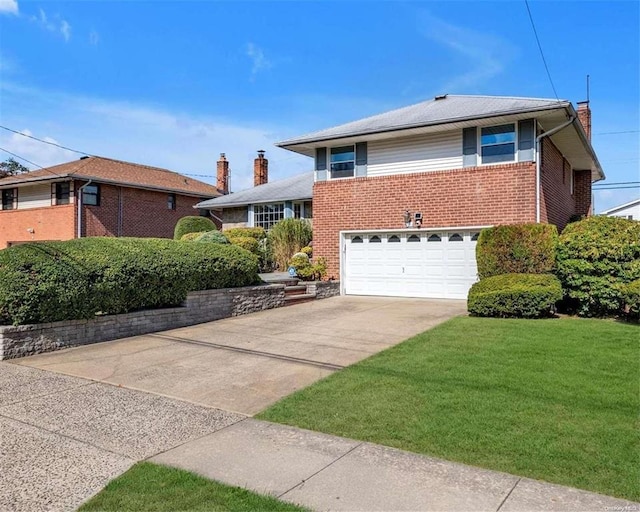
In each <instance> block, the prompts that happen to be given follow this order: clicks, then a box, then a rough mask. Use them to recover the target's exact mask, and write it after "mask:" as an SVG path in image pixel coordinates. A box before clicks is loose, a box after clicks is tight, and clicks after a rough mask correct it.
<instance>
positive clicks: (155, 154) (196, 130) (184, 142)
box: [0, 82, 313, 191]
mask: <svg viewBox="0 0 640 512" xmlns="http://www.w3.org/2000/svg"><path fill="white" fill-rule="evenodd" d="M0 88H1V89H0V92H2V95H3V98H4V99H5V100H6V101H5V105H7V108H5V109H4V110H3V124H5V125H6V126H9V127H11V128H16V129H20V130H23V129H24V127H28V129H29V130H30V132H31V133H32V134H33V135H34V136H36V137H39V138H46V137H49V138H50V139H55V140H56V141H59V143H60V144H62V145H64V146H67V147H70V148H73V149H77V150H79V151H86V152H88V153H91V154H97V155H102V156H107V157H111V158H116V159H121V160H126V161H130V162H138V163H145V164H149V165H155V166H158V167H164V168H167V169H171V170H174V171H177V172H182V173H185V174H202V175H206V176H208V177H207V178H202V177H198V178H197V179H201V180H202V181H206V182H209V183H215V173H216V160H217V159H218V158H219V156H220V153H226V155H227V159H228V160H229V162H230V168H231V189H232V190H233V191H238V190H242V189H245V188H249V187H251V186H252V184H253V159H254V158H255V157H256V151H257V150H258V149H265V150H267V155H266V156H267V158H269V160H270V169H269V177H270V179H272V180H275V179H279V178H283V177H286V176H291V175H293V174H296V173H299V172H303V171H309V170H311V169H312V167H313V163H312V161H311V159H310V158H307V157H303V156H298V155H295V154H293V153H290V152H288V151H286V150H283V149H279V148H275V147H274V146H273V143H274V142H275V141H277V140H279V139H282V138H284V137H283V134H284V131H285V129H286V130H287V131H289V130H291V126H287V127H286V128H283V127H277V126H266V125H264V124H259V123H257V122H255V123H249V122H247V123H237V122H233V121H230V120H227V119H219V118H215V117H207V116H198V115H192V114H187V113H182V112H174V111H170V110H167V109H162V108H157V107H149V106H146V105H141V104H134V103H129V102H115V101H107V100H103V99H100V98H91V97H77V96H71V95H68V94H65V93H58V92H55V91H45V90H39V89H29V88H24V87H20V86H16V85H13V84H8V83H6V82H4V83H2V84H1V85H0ZM11 105H16V107H15V108H12V107H11ZM18 105H20V106H21V107H18ZM0 147H3V148H6V149H8V150H9V151H12V152H14V153H16V154H18V155H20V156H23V157H25V158H27V159H29V160H31V161H33V162H35V163H37V164H39V165H42V166H50V165H54V164H58V163H62V162H66V161H70V160H74V159H76V158H79V157H80V155H78V154H76V153H70V152H68V151H65V150H61V149H59V148H56V147H55V146H49V145H46V144H43V143H41V142H37V141H34V140H32V139H28V138H26V137H22V136H20V135H17V134H9V133H8V132H3V131H2V130H0ZM0 156H2V155H1V154H0Z"/></svg>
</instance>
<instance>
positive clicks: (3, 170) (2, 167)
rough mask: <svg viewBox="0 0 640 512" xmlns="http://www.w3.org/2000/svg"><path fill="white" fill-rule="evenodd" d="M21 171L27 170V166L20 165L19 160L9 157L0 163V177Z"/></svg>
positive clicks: (13, 174)
mask: <svg viewBox="0 0 640 512" xmlns="http://www.w3.org/2000/svg"><path fill="white" fill-rule="evenodd" d="M23 172H29V168H28V167H25V166H24V165H22V164H21V163H20V162H18V161H16V160H14V159H13V158H9V159H8V160H5V161H4V162H1V163H0V178H6V177H7V176H15V175H16V174H21V173H23Z"/></svg>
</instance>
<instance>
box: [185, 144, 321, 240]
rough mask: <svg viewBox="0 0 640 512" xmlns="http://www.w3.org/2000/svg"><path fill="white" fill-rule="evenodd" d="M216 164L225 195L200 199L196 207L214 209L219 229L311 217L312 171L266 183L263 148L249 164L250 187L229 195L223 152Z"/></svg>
mask: <svg viewBox="0 0 640 512" xmlns="http://www.w3.org/2000/svg"><path fill="white" fill-rule="evenodd" d="M217 167H218V189H219V190H220V191H221V192H222V193H223V194H226V195H222V196H220V197H215V198H213V199H209V200H207V201H203V202H202V203H199V204H198V205H197V207H198V208H201V209H205V210H213V211H215V212H216V214H215V215H216V216H219V217H221V221H222V227H223V229H227V228H238V227H242V228H244V227H263V228H265V229H266V230H269V229H271V227H272V226H273V225H274V224H275V223H276V222H278V221H279V220H282V219H288V218H295V219H309V220H310V219H311V217H312V214H313V213H312V202H311V197H312V194H313V172H306V173H303V174H299V175H297V176H292V177H290V178H285V179H282V180H277V181H272V182H271V183H269V182H268V174H269V161H268V160H267V159H266V158H265V157H264V151H259V152H258V158H256V159H255V160H254V163H253V178H254V179H253V185H254V186H253V188H249V189H246V190H241V191H240V192H234V193H232V194H229V190H228V187H229V162H228V161H227V159H226V158H225V155H224V153H223V154H221V155H220V160H218V166H217ZM218 212H221V214H220V213H218Z"/></svg>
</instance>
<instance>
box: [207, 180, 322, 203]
mask: <svg viewBox="0 0 640 512" xmlns="http://www.w3.org/2000/svg"><path fill="white" fill-rule="evenodd" d="M312 197H313V172H305V173H303V174H298V175H296V176H292V177H290V178H285V179H282V180H277V181H272V182H270V183H265V184H264V185H258V186H257V187H253V188H249V189H246V190H242V191H240V192H234V193H232V194H228V195H226V196H220V197H215V198H213V199H209V200H208V201H203V202H202V203H199V204H197V205H196V208H212V209H220V208H231V207H236V206H246V205H248V204H259V203H274V202H278V201H296V200H301V199H311V198H312Z"/></svg>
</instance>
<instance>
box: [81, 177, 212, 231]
mask: <svg viewBox="0 0 640 512" xmlns="http://www.w3.org/2000/svg"><path fill="white" fill-rule="evenodd" d="M120 194H121V199H120V198H119V195H120ZM167 198H168V193H167V192H155V191H151V190H141V189H136V188H129V187H118V186H115V185H104V184H103V185H101V186H100V206H84V208H83V210H84V212H83V236H138V237H160V238H173V229H174V227H175V225H176V222H178V219H180V218H181V217H185V216H187V215H198V210H196V209H194V208H193V206H194V205H196V204H197V203H199V202H200V201H202V198H197V197H189V196H184V195H176V209H175V210H169V209H168V208H167ZM120 201H121V205H122V206H121V207H122V216H121V218H122V220H121V222H120V223H119V222H118V216H119V214H118V212H119V208H120V206H119V204H120Z"/></svg>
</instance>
